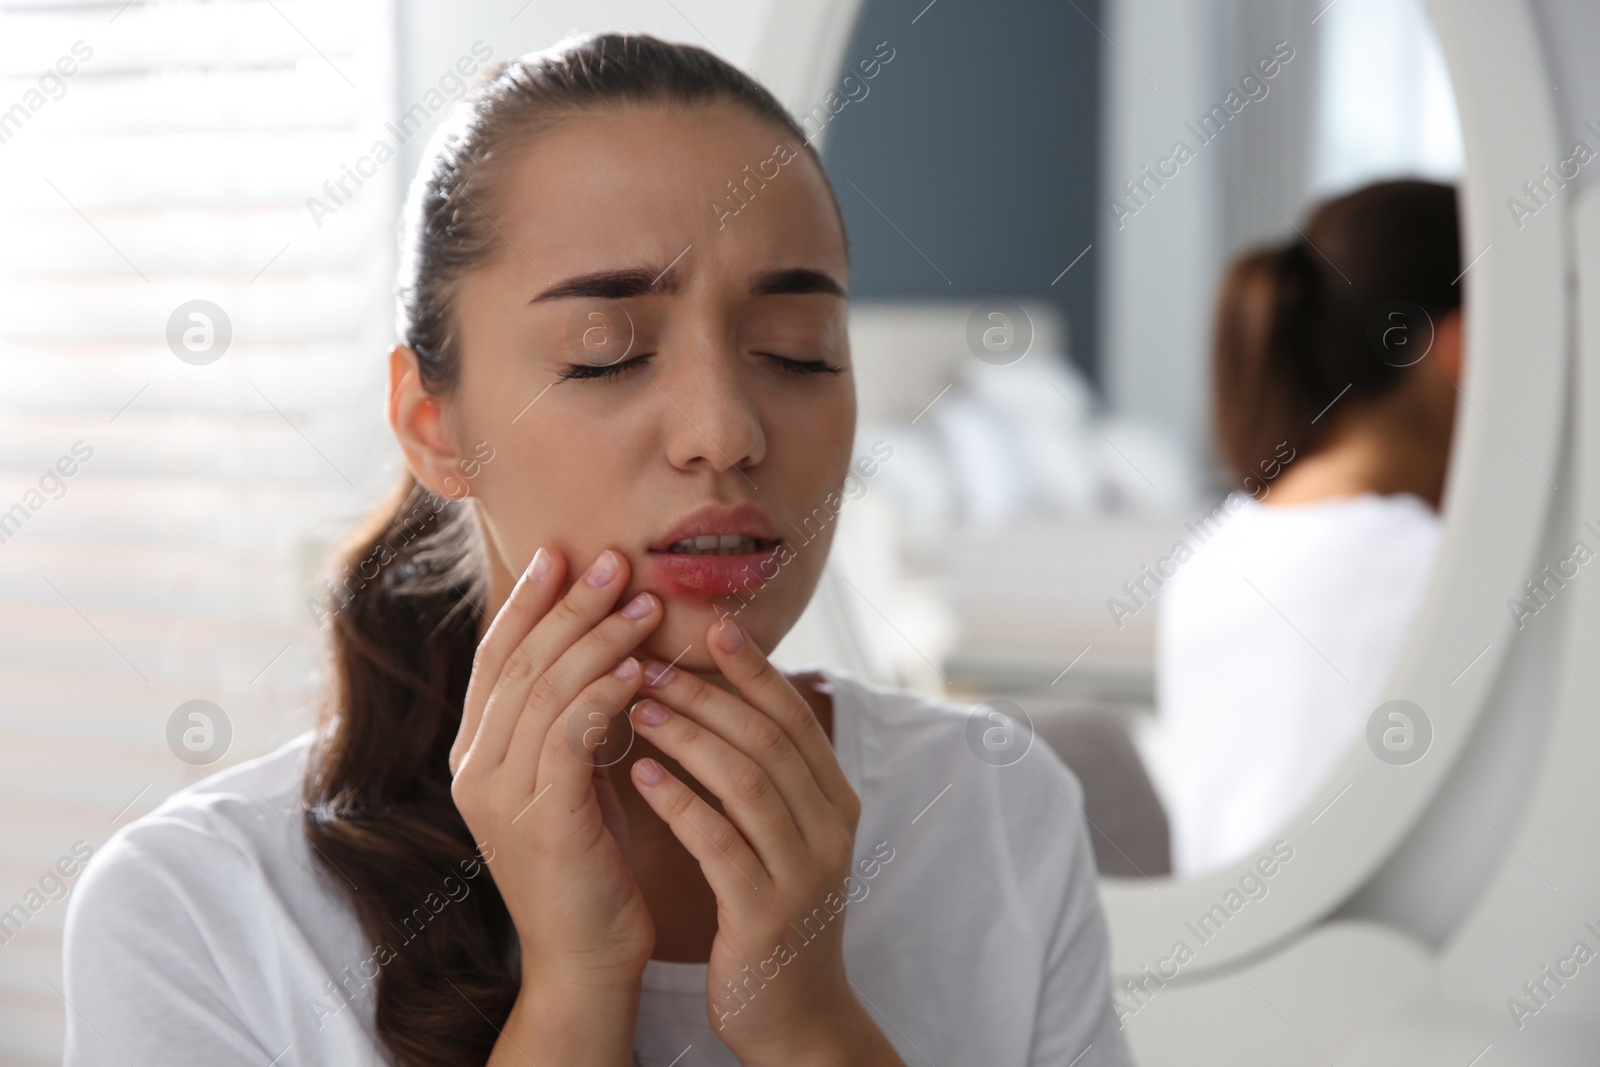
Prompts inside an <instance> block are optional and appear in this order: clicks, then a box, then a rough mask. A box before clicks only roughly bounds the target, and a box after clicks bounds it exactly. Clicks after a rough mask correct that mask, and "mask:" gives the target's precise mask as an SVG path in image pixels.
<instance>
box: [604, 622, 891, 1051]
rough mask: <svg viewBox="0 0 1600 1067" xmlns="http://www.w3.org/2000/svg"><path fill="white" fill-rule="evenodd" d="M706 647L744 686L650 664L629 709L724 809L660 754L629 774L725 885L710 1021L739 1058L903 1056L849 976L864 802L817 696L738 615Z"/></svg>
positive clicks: (719, 887)
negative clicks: (812, 698)
mask: <svg viewBox="0 0 1600 1067" xmlns="http://www.w3.org/2000/svg"><path fill="white" fill-rule="evenodd" d="M706 647H707V648H708V649H710V650H711V655H712V659H713V660H714V661H715V662H716V664H717V667H718V669H719V670H720V671H721V672H722V674H723V676H724V677H725V678H727V680H728V681H729V682H730V683H732V684H733V686H734V687H735V688H736V689H737V690H738V695H735V694H734V693H730V692H728V691H727V690H725V689H721V688H719V687H717V686H715V685H712V684H711V683H709V682H706V681H704V680H702V679H700V678H698V677H696V676H694V675H693V674H690V673H689V672H688V671H682V670H677V669H665V672H664V673H663V670H664V665H663V664H660V663H653V662H652V663H647V664H645V666H644V674H645V678H646V685H645V688H644V692H645V693H647V694H648V695H649V697H651V698H653V699H646V700H641V701H640V702H639V703H638V704H636V705H634V709H633V721H634V724H635V726H636V727H637V728H638V729H639V731H640V733H641V734H642V735H643V736H644V737H646V738H647V739H648V740H649V741H650V742H651V743H653V744H654V745H655V746H656V747H657V748H659V749H660V750H661V751H662V752H664V753H666V754H667V755H669V756H671V757H672V758H673V759H675V760H677V761H678V763H680V764H681V765H682V766H683V768H684V769H685V770H686V771H687V772H688V773H689V774H690V775H692V776H693V777H694V779H695V780H696V781H698V782H700V783H702V784H703V785H704V786H705V787H706V788H707V789H708V790H710V791H711V792H712V793H713V794H715V796H716V797H717V798H718V799H719V800H721V802H722V808H723V811H722V812H718V811H717V810H716V809H715V808H713V807H712V806H711V805H710V804H708V803H706V801H705V800H704V799H703V798H702V797H701V796H700V795H699V794H697V793H695V792H694V791H693V790H692V789H690V788H689V787H688V786H687V785H685V784H684V783H683V782H682V781H680V780H679V779H678V778H677V777H675V776H674V775H672V774H671V773H670V772H668V771H666V769H665V768H663V767H662V766H661V765H660V764H659V763H657V762H656V761H654V760H639V761H638V762H636V763H635V764H634V765H633V768H632V774H633V781H634V785H635V787H636V788H637V789H638V790H639V791H640V793H642V794H643V795H644V797H645V799H646V800H647V802H648V803H649V804H650V806H651V808H652V809H654V811H655V812H656V814H657V815H659V816H660V817H661V818H662V819H663V820H664V821H665V822H666V823H667V825H668V826H670V827H671V828H672V832H673V833H674V834H675V835H676V836H677V838H678V840H679V841H680V842H682V844H683V846H684V848H686V849H687V850H688V851H689V853H690V854H691V855H693V856H694V857H695V859H697V860H698V861H699V863H700V869H701V871H702V872H703V873H704V875H705V878H706V881H707V882H708V883H709V884H710V886H711V889H712V891H713V892H715V893H716V896H717V936H716V940H715V941H714V942H713V943H712V947H711V961H710V966H709V968H708V974H707V978H706V1010H707V1014H708V1016H709V1017H710V1020H711V1026H712V1029H713V1030H715V1031H716V1033H717V1036H718V1037H719V1038H721V1039H722V1042H723V1043H724V1044H726V1045H727V1046H728V1047H729V1049H731V1050H732V1051H733V1053H734V1055H736V1056H738V1057H739V1062H740V1063H742V1064H744V1065H745V1067H757V1065H764V1064H797V1063H799V1064H809V1063H817V1064H823V1063H841V1064H842V1063H852V1064H863V1063H865V1064H877V1063H882V1064H900V1063H902V1061H901V1060H900V1059H899V1057H898V1056H897V1055H896V1054H895V1052H894V1050H893V1048H892V1047H891V1046H890V1045H889V1043H888V1041H887V1040H886V1039H885V1038H884V1036H883V1034H882V1032H881V1031H879V1030H878V1028H877V1026H876V1025H875V1024H874V1023H873V1022H872V1019H871V1016H870V1015H868V1014H867V1011H866V1009H865V1008H864V1007H863V1006H862V1005H861V1003H860V1002H859V1001H858V1000H857V999H856V996H855V993H854V991H853V990H852V989H851V986H850V983H849V982H848V980H847V979H846V978H845V971H844V953H843V936H842V935H843V932H844V910H845V905H846V903H847V902H848V886H847V884H846V881H845V879H846V877H847V876H848V875H849V874H850V873H851V868H850V863H851V858H852V851H853V848H854V845H855V833H856V822H857V820H858V819H859V817H860V814H861V801H860V800H859V798H857V796H856V794H855V790H853V789H852V788H851V787H850V783H849V782H848V781H847V780H846V778H845V775H844V770H843V768H841V767H840V766H839V760H838V758H837V757H836V756H835V755H834V750H833V746H832V744H831V743H830V742H829V740H828V735H827V732H826V731H825V730H824V729H823V727H822V724H821V723H819V722H818V721H817V718H816V716H815V715H814V714H813V713H812V710H811V706H810V705H809V704H807V703H806V700H805V698H804V697H802V696H801V695H800V694H799V692H797V691H796V690H795V688H794V686H793V685H791V684H790V683H789V680H788V679H787V678H785V677H784V676H783V675H782V674H780V673H779V672H778V670H777V669H776V668H775V667H773V666H772V664H771V663H770V662H768V660H767V658H766V656H765V655H763V654H762V652H761V650H760V649H759V648H758V647H756V644H755V642H753V641H751V640H749V638H748V637H747V636H746V635H745V634H744V632H743V631H742V630H741V629H740V628H739V627H738V625H737V624H736V623H734V622H733V621H732V620H731V619H724V620H722V621H720V622H717V623H714V624H712V626H711V628H710V629H709V630H708V631H707V634H706ZM652 718H654V719H656V720H657V721H654V722H652V721H651V720H652ZM724 813H725V814H724Z"/></svg>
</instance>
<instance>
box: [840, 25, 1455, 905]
mask: <svg viewBox="0 0 1600 1067" xmlns="http://www.w3.org/2000/svg"><path fill="white" fill-rule="evenodd" d="M887 6H888V5H886V4H884V3H881V2H874V0H869V2H868V3H866V4H865V5H864V8H863V12H862V15H861V19H860V22H859V24H858V26H857V28H856V31H855V34H854V37H853V39H852V41H851V43H850V44H849V46H848V47H847V51H846V60H847V62H848V61H849V59H850V57H853V56H855V55H857V54H858V53H859V54H862V55H868V54H871V53H872V50H873V46H874V45H875V44H877V43H878V42H880V41H884V40H889V41H890V42H891V43H892V42H893V41H894V39H895V34H896V33H899V32H901V29H903V26H902V25H901V23H900V22H897V21H895V20H894V19H892V18H890V17H889V14H888V12H887V11H886V10H885V8H886V7H887ZM1147 6H1148V5H1141V4H1139V3H1127V4H1123V5H1110V4H1107V5H1087V6H1081V5H1080V7H1079V8H1074V7H1070V6H1069V7H1066V8H1063V9H1062V10H1061V11H1057V10H1055V8H1054V6H1052V5H1044V4H1037V5H1017V6H1015V7H1013V8H1011V9H1010V10H1009V11H1007V12H1006V13H1005V14H1000V13H997V12H987V11H986V12H984V13H983V14H982V17H981V18H980V17H979V16H977V15H973V16H971V17H970V18H964V17H963V16H962V15H961V14H960V13H959V12H949V13H946V14H945V16H944V18H943V19H942V20H941V21H940V22H939V24H938V25H933V24H931V22H930V24H929V25H927V26H926V27H924V26H920V25H919V26H918V27H917V32H918V34H919V36H918V38H917V47H916V48H915V49H912V48H901V49H898V50H897V57H898V58H896V59H895V60H894V61H893V64H892V65H890V66H887V67H885V68H883V69H882V70H881V71H880V73H879V77H878V78H877V79H876V80H875V81H874V82H873V84H872V87H871V92H870V96H863V97H861V98H859V99H855V100H852V101H851V103H850V104H849V105H848V106H846V107H845V108H844V109H843V110H842V111H841V113H839V114H837V115H836V116H834V117H832V118H831V119H830V121H829V123H828V125H827V129H826V132H825V137H824V139H823V146H824V147H823V155H824V160H825V162H826V164H827V166H828V169H829V171H830V174H831V176H832V177H833V180H834V182H835V184H836V186H837V187H838V188H839V189H840V196H841V203H842V206H843V209H844V211H845V214H846V218H847V221H848V225H849V228H850V232H851V235H852V246H853V253H854V258H855V273H854V277H853V296H854V307H853V310H852V324H851V330H852V345H853V348H854V352H855V358H856V361H857V368H858V388H859V391H860V397H861V425H860V428H859V434H860V438H861V439H860V441H858V446H857V451H858V452H859V451H861V450H863V449H865V448H867V447H869V446H870V445H871V444H872V442H874V441H876V440H879V439H886V440H893V441H894V442H895V446H894V456H893V459H892V461H891V462H887V463H885V464H883V466H882V469H881V471H880V473H879V475H878V478H877V480H876V482H875V484H874V485H872V486H871V490H872V491H871V492H869V493H867V494H865V495H864V496H863V497H862V499H861V500H860V501H859V503H857V504H855V505H853V507H852V509H851V510H850V511H849V513H848V514H847V515H845V516H842V517H841V525H840V540H839V542H838V544H837V547H836V550H835V563H836V565H837V567H838V569H839V573H840V574H841V575H842V576H843V577H844V578H845V579H846V580H847V581H848V582H849V583H850V585H852V586H854V587H855V592H856V593H859V594H860V595H859V596H853V595H846V597H845V598H844V603H845V604H846V606H847V609H848V610H850V611H852V613H853V614H854V616H855V622H856V624H857V628H858V629H859V630H860V631H861V632H862V633H863V635H864V638H865V639H864V641H863V645H864V648H863V651H862V656H863V658H864V660H865V661H866V662H865V664H864V669H868V670H870V671H871V673H873V674H875V675H877V676H879V677H881V678H884V679H886V680H893V681H896V682H899V683H901V684H909V685H914V686H919V687H923V688H926V689H930V690H945V691H947V692H949V691H953V692H955V693H957V694H959V695H960V696H961V697H962V698H963V699H966V700H970V701H971V702H972V703H973V704H975V705H978V704H982V703H983V702H987V701H1002V700H1003V701H1008V702H1010V703H1009V704H1007V705H1003V706H1005V707H1014V708H1016V709H1018V713H1017V721H1018V724H1019V728H1020V734H1021V735H1022V736H1026V737H1030V738H1031V737H1034V736H1036V737H1037V739H1039V740H1041V741H1043V742H1044V743H1046V744H1048V745H1050V746H1051V747H1052V748H1054V749H1055V751H1056V752H1057V753H1058V754H1059V755H1060V756H1061V757H1062V758H1063V760H1064V761H1065V762H1067V763H1068V765H1069V766H1071V767H1072V768H1073V770H1074V771H1075V772H1076V773H1077V775H1078V776H1079V778H1080V779H1082V781H1083V783H1084V786H1085V809H1086V810H1085V815H1086V816H1087V818H1088V820H1089V822H1090V824H1091V825H1092V827H1093V829H1094V831H1095V837H1096V842H1095V843H1096V858H1097V861H1098V862H1099V865H1100V870H1101V873H1102V874H1104V875H1108V876H1113V877H1134V878H1137V877H1146V878H1153V877H1155V876H1158V875H1164V874H1173V875H1176V876H1178V877H1191V876H1195V875H1199V874H1203V873H1205V872H1207V871H1209V870H1213V869H1215V868H1217V867H1219V866H1222V865H1225V864H1227V863H1229V862H1230V861H1233V860H1236V859H1241V858H1243V857H1244V856H1245V855H1246V854H1247V853H1250V852H1251V851H1252V850H1255V849H1257V848H1259V847H1260V846H1262V845H1263V844H1264V843H1266V842H1268V840H1269V838H1270V836H1271V834H1272V833H1273V831H1274V829H1275V828H1276V827H1277V826H1279V825H1281V824H1282V823H1283V822H1284V821H1285V820H1287V819H1288V818H1289V817H1290V816H1292V815H1293V814H1294V813H1295V811H1296V809H1297V807H1298V806H1299V805H1300V804H1302V803H1304V802H1305V801H1306V799H1307V798H1308V797H1309V796H1310V795H1311V794H1312V793H1313V792H1314V791H1315V790H1316V789H1317V788H1319V787H1320V786H1321V785H1322V784H1324V782H1325V780H1326V778H1327V775H1328V774H1329V773H1331V770H1332V768H1333V767H1334V766H1335V765H1336V764H1337V763H1338V762H1339V761H1340V759H1342V757H1343V756H1344V754H1345V753H1346V752H1347V751H1348V750H1349V748H1350V746H1351V745H1353V744H1357V743H1360V739H1361V738H1362V737H1363V735H1364V734H1365V732H1366V731H1367V728H1368V720H1369V718H1371V715H1372V712H1373V708H1374V706H1375V703H1376V701H1377V699H1378V696H1379V694H1380V691H1381V690H1382V688H1383V685H1384V682H1385V680H1386V678H1387V675H1388V672H1389V671H1390V669H1391V667H1392V665H1393V663H1394V662H1395V660H1396V658H1397V656H1398V654H1399V651H1400V649H1401V647H1402V646H1403V644H1404V643H1405V641H1406V639H1407V636H1408V634H1409V630H1410V624H1411V619H1412V615H1413V613H1414V612H1415V610H1416V608H1417V606H1418V604H1419V603H1420V601H1421V599H1422V596H1423V594H1424V592H1425V590H1426V587H1427V583H1428V581H1429V578H1430V576H1431V572H1432V557H1433V553H1434V551H1435V548H1436V545H1437V542H1438V540H1439V536H1440V524H1439V518H1438V511H1439V507H1440V503H1441V500H1442V494H1443V493H1444V491H1445V487H1444V486H1443V484H1442V481H1443V472H1444V469H1445V465H1446V460H1447V457H1448V449H1449V440H1450V431H1451V417H1452V414H1453V411H1454V407H1455V402H1456V395H1457V393H1456V390H1455V387H1454V385H1455V380H1456V376H1457V374H1458V373H1459V353H1460V344H1461V337H1460V326H1459V323H1460V315H1459V311H1458V310H1457V309H1458V308H1459V304H1460V297H1461V287H1462V283H1461V281H1460V275H1461V274H1462V273H1463V268H1466V269H1470V255H1464V254H1462V250H1460V249H1459V248H1458V247H1457V238H1456V223H1455V220H1456V204H1455V198H1454V193H1453V184H1452V183H1454V181H1455V180H1456V179H1457V178H1458V177H1459V173H1460V167H1461V140H1460V132H1459V127H1458V125H1457V119H1456V114H1455V105H1454V99H1453V96H1452V93H1451V89H1450V85H1449V81H1448V76H1447V73H1446V70H1445V67H1444V63H1443V59H1442V54H1441V52H1440V48H1439V45H1438V42H1437V40H1436V39H1435V37H1434V35H1433V32H1432V30H1431V27H1430V26H1429V24H1428V21H1427V19H1426V16H1425V14H1424V13H1423V10H1422V7H1421V3H1420V0H1417V2H1412V0H1406V2H1382V3H1379V2H1375V0H1342V2H1340V3H1338V4H1336V5H1329V6H1327V7H1325V8H1324V7H1322V5H1314V6H1313V5H1303V6H1302V5H1293V6H1291V7H1285V6H1284V5H1281V4H1265V3H1250V2H1241V3H1238V4H1234V5H1231V6H1229V8H1228V10H1229V15H1228V18H1227V19H1226V20H1223V22H1222V25H1223V30H1222V32H1220V33H1218V34H1215V41H1216V47H1215V48H1214V49H1213V50H1211V51H1205V50H1197V49H1195V48H1193V46H1192V44H1190V43H1185V44H1183V45H1182V46H1178V45H1173V46H1172V47H1170V48H1167V50H1166V51H1162V49H1161V47H1159V46H1156V45H1150V46H1148V47H1146V46H1141V47H1139V48H1130V49H1118V48H1112V47H1110V46H1109V45H1106V44H1105V43H1104V42H1105V39H1103V38H1101V37H1100V36H1099V35H1098V33H1097V26H1098V27H1099V28H1105V27H1108V26H1109V27H1110V28H1111V30H1112V34H1111V36H1112V38H1113V39H1115V38H1116V33H1115V29H1116V27H1117V25H1119V23H1120V24H1125V25H1133V24H1136V23H1137V21H1138V18H1139V17H1141V16H1140V14H1139V13H1140V12H1144V8H1145V7H1147ZM1319 9H1320V10H1319ZM1144 15H1145V16H1148V17H1153V16H1150V15H1149V12H1144ZM1185 17H1188V16H1185ZM1211 26H1212V24H1211V23H1208V24H1207V29H1208V30H1209V29H1210V28H1211ZM1179 29H1181V27H1179V28H1178V29H1174V30H1172V31H1171V32H1172V33H1173V34H1174V35H1176V34H1177V33H1178V32H1179ZM1018 42H1025V43H1022V44H1018ZM1152 56H1153V57H1156V58H1157V59H1159V66H1156V65H1154V63H1153V61H1152V58H1151V57H1152ZM1141 61H1142V64H1141ZM952 70H960V71H961V72H962V77H960V78H954V79H953V78H951V76H950V72H951V71H952ZM1152 79H1154V80H1152ZM1158 85H1159V88H1158V87H1157V86H1158ZM1020 99H1026V100H1034V99H1048V100H1051V101H1054V102H1055V107H1054V110H1053V111H1051V112H1050V114H1051V116H1052V117H1051V126H1052V128H1048V129H1041V128H1040V126H1039V123H1038V121H1037V120H1036V119H1033V118H1031V116H1032V115H1034V114H1036V113H1037V110H1036V109H1023V108H1021V107H1018V106H1014V104H1015V101H1017V100H1020ZM1008 101H1009V102H1010V103H1007V102H1008ZM1399 179H1408V180H1409V182H1408V183H1406V184H1390V185H1384V186H1377V183H1383V182H1394V181H1396V180H1399ZM1362 189H1367V190H1368V191H1367V192H1363V193H1358V192H1357V191H1358V190H1362ZM1353 194H1354V195H1353ZM1424 357H1425V358H1424ZM1268 438H1270V440H1268ZM1258 453H1259V454H1258ZM1001 706H1002V705H999V704H996V707H1001ZM1403 732H1404V731H1403V729H1402V730H1401V731H1400V733H1401V734H1403ZM1377 736H1378V737H1379V739H1380V740H1379V742H1378V743H1380V744H1381V743H1382V739H1383V738H1384V737H1389V738H1390V739H1391V740H1394V739H1395V738H1397V737H1400V734H1395V733H1392V732H1391V733H1387V734H1386V733H1385V732H1384V730H1381V729H1380V730H1379V731H1378V733H1377ZM1402 740H1403V739H1402ZM1395 743H1396V744H1400V743H1402V742H1401V741H1396V742H1395ZM1392 755H1393V754H1392V753H1391V757H1392Z"/></svg>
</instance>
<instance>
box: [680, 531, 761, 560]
mask: <svg viewBox="0 0 1600 1067" xmlns="http://www.w3.org/2000/svg"><path fill="white" fill-rule="evenodd" d="M760 547H761V546H760V544H759V543H758V542H757V541H756V539H755V538H754V537H749V536H747V535H745V534H720V535H719V534H702V535H701V536H699V537H686V538H684V539H683V540H682V541H678V542H676V543H675V544H673V545H672V546H671V547H669V548H668V549H667V551H668V552H680V553H686V554H688V555H691V556H737V555H742V554H744V553H746V552H754V551H756V549H758V548H760Z"/></svg>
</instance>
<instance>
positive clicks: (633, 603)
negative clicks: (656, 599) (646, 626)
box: [622, 593, 651, 619]
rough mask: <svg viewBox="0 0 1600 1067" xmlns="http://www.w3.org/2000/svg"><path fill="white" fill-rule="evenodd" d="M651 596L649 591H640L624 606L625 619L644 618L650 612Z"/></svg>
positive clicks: (623, 614)
mask: <svg viewBox="0 0 1600 1067" xmlns="http://www.w3.org/2000/svg"><path fill="white" fill-rule="evenodd" d="M650 601H651V596H650V594H649V593H640V594H639V595H638V596H636V597H634V598H633V599H632V600H630V601H628V602H627V603H626V604H624V605H623V607H622V617H623V618H624V619H642V618H644V617H645V616H646V615H648V614H650Z"/></svg>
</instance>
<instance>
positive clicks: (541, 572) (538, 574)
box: [528, 548, 550, 582]
mask: <svg viewBox="0 0 1600 1067" xmlns="http://www.w3.org/2000/svg"><path fill="white" fill-rule="evenodd" d="M549 573H550V553H548V552H546V551H545V550H544V549H542V548H541V549H539V551H537V552H535V553H534V554H533V559H532V561H531V562H529V564H528V578H529V579H530V580H532V581H535V582H542V581H544V576H545V575H547V574H549Z"/></svg>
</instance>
